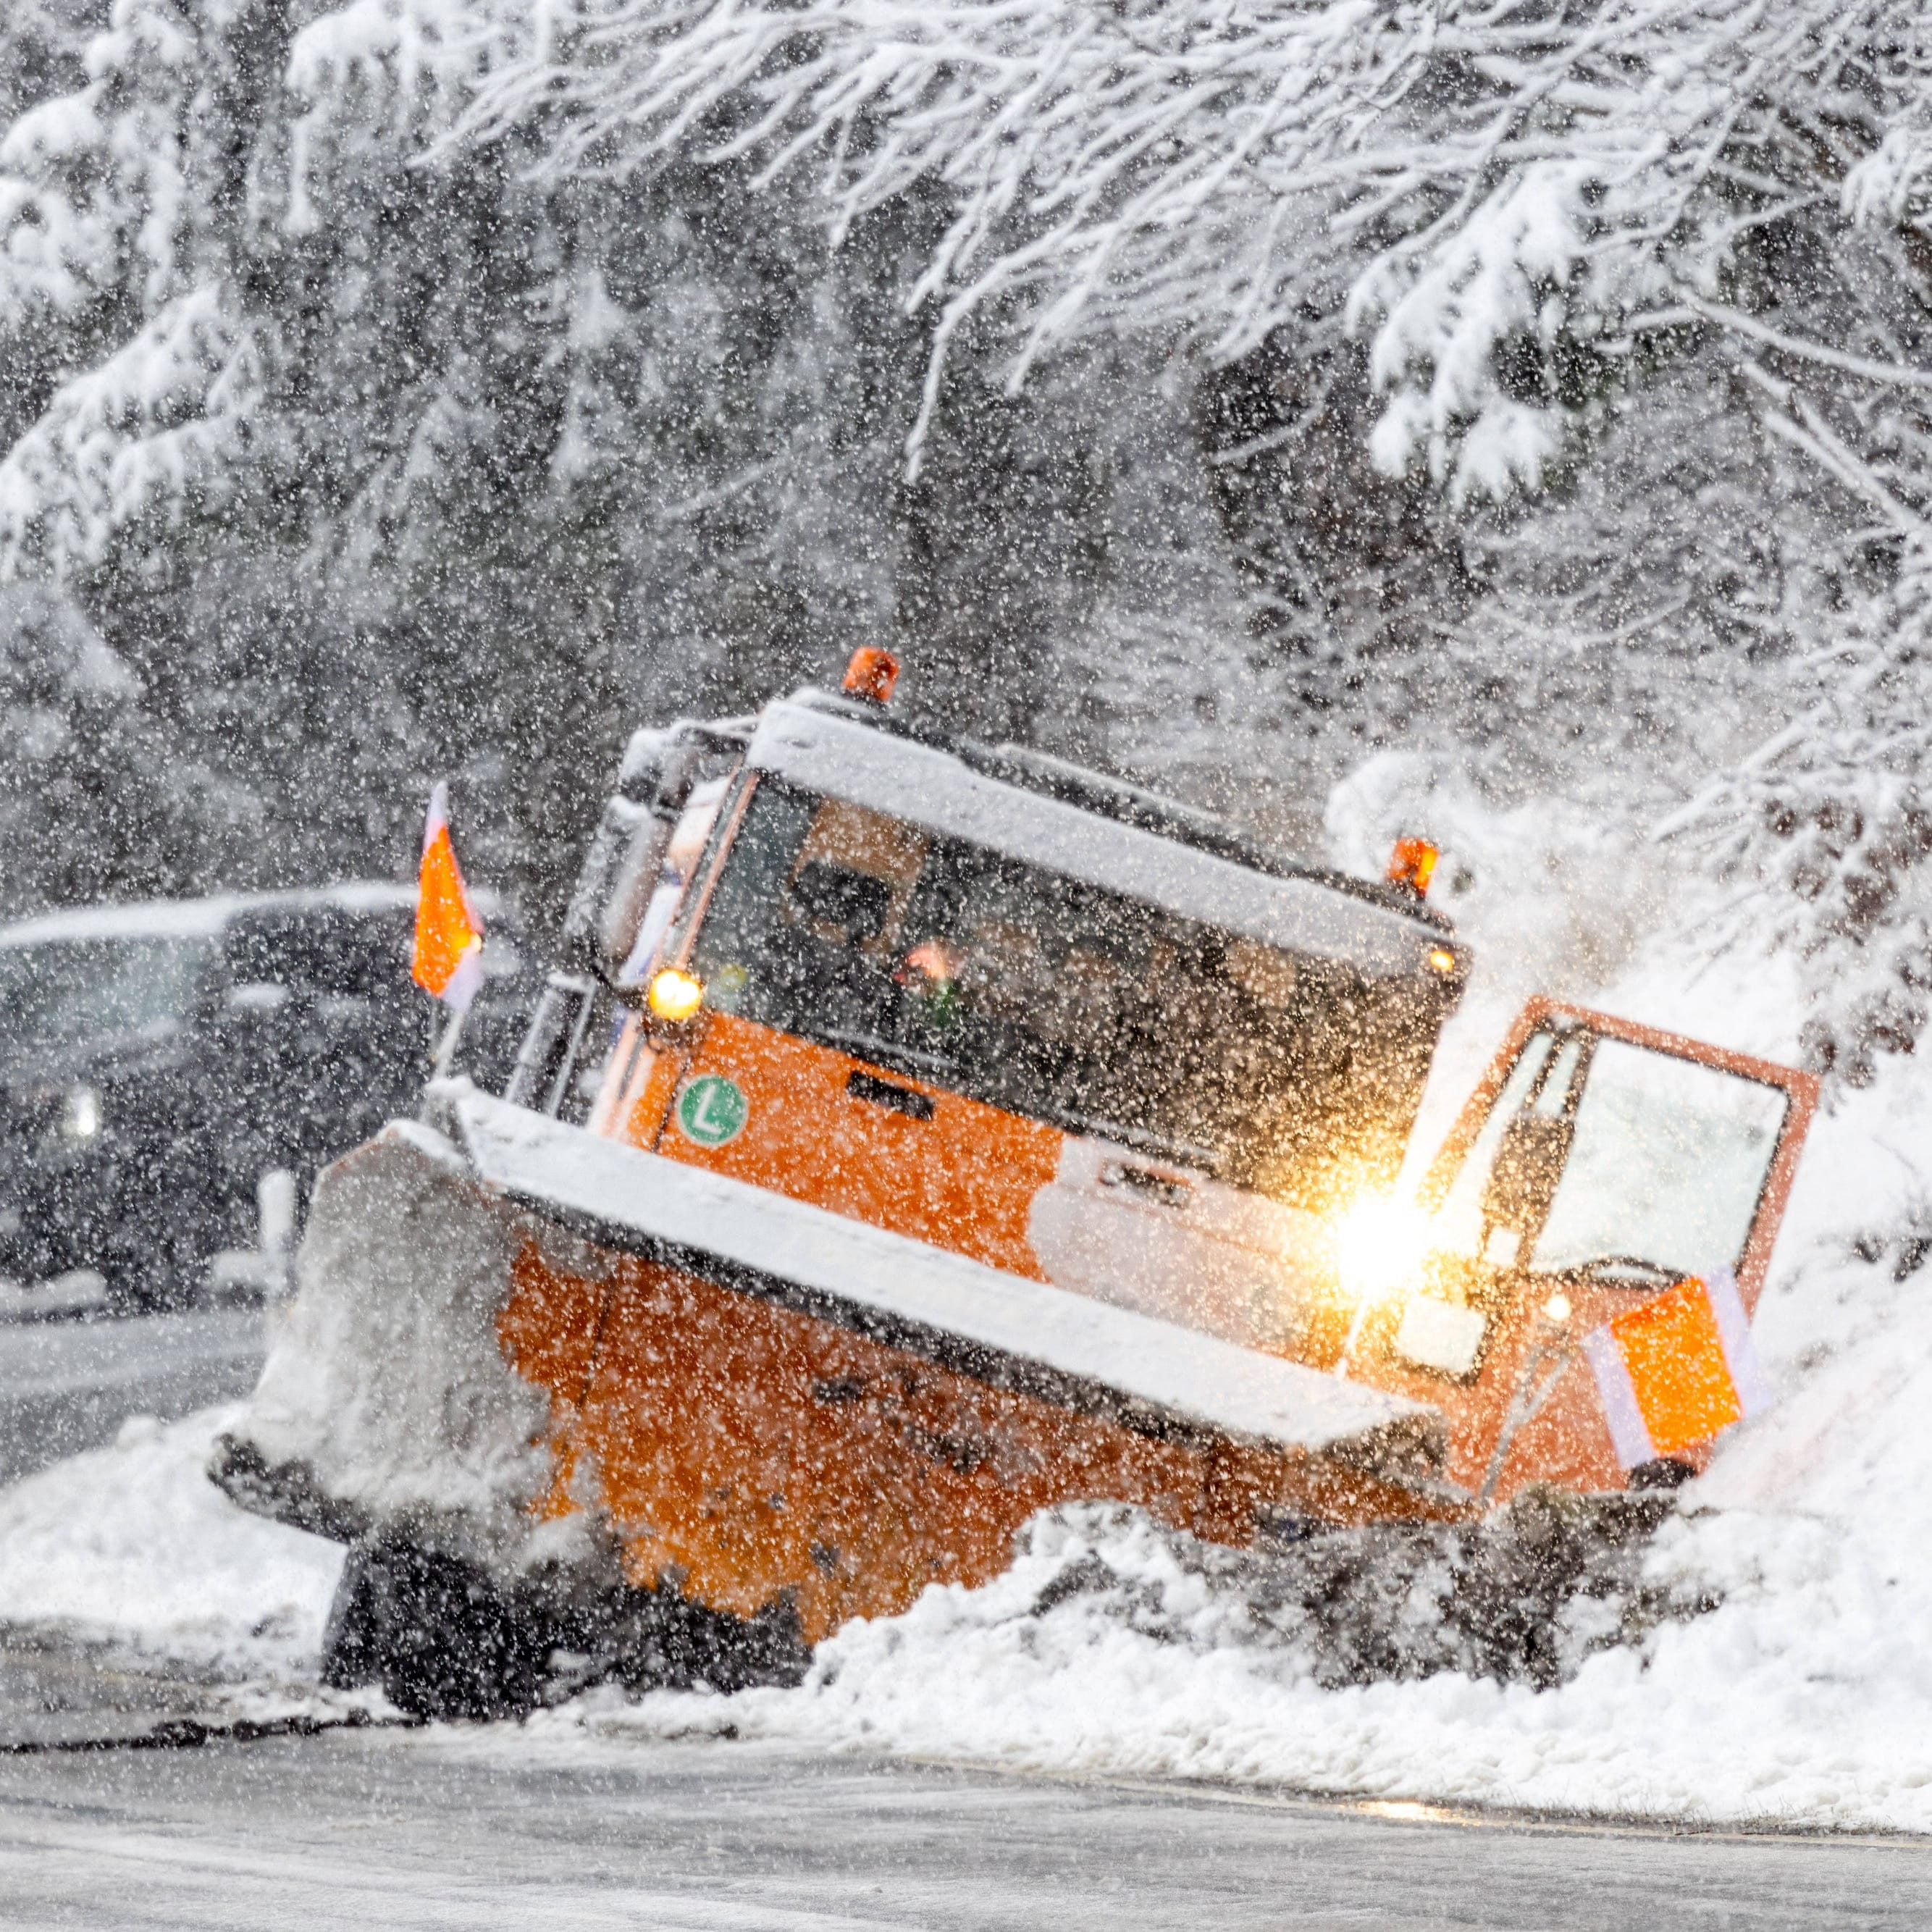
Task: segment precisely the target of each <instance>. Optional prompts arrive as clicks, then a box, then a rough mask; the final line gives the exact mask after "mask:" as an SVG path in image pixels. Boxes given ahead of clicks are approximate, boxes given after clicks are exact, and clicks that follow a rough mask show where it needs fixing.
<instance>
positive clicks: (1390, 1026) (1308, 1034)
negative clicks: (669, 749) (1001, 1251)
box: [691, 777, 1433, 1198]
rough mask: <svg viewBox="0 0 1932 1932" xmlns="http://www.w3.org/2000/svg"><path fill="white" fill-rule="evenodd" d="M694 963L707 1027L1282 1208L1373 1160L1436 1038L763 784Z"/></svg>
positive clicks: (1313, 971) (1127, 907)
mask: <svg viewBox="0 0 1932 1932" xmlns="http://www.w3.org/2000/svg"><path fill="white" fill-rule="evenodd" d="M691 966H692V968H693V970H694V971H695V972H696V973H697V976H698V977H699V978H700V980H702V981H703V983H704V984H705V986H706V999H707V1002H708V1004H709V1005H710V1006H712V1007H713V1008H715V1009H717V1010H722V1011H726V1012H731V1013H738V1014H740V1015H742V1016H744V1017H745V1018H747V1019H754V1020H757V1021H759V1022H762V1023H763V1024H765V1025H769V1026H772V1027H775V1028H781V1029H782V1030H783V1031H786V1032H788V1033H793V1034H801V1035H802V1036H804V1037H806V1038H808V1039H813V1040H819V1041H821V1042H823V1043H826V1044H827V1045H829V1046H835V1047H838V1048H840V1049H843V1050H844V1051H846V1052H850V1053H851V1054H853V1055H855V1056H856V1057H858V1058H865V1059H871V1060H873V1061H876V1062H878V1063H880V1064H884V1065H888V1066H893V1067H898V1068H901V1069H902V1070H906V1071H908V1072H910V1073H913V1074H914V1075H916V1076H922V1077H924V1078H926V1079H930V1080H932V1082H935V1084H937V1085H943V1086H946V1087H950V1088H953V1089H955V1090H956V1091H960V1092H962V1093H965V1094H971V1095H972V1096H974V1097H977V1098H980V1099H982V1100H987V1101H989V1102H991V1103H993V1104H995V1105H996V1106H1003V1107H1006V1108H1008V1109H1011V1110H1012V1111H1013V1112H1018V1113H1022V1114H1026V1115H1031V1116H1032V1117H1034V1118H1038V1119H1042V1120H1045V1121H1050V1122H1052V1123H1053V1124H1055V1125H1058V1126H1061V1127H1064V1128H1067V1129H1068V1130H1072V1131H1073V1132H1076V1133H1088V1134H1092V1135H1095V1136H1100V1137H1102V1138H1103V1139H1110V1140H1114V1141H1117V1142H1121V1143H1122V1144H1124V1145H1128V1146H1130V1147H1135V1148H1141V1149H1142V1150H1144V1151H1149V1152H1152V1153H1154V1154H1160V1155H1164V1156H1166V1157H1168V1158H1170V1159H1172V1160H1176V1161H1178V1162H1182V1163H1187V1164H1190V1165H1192V1166H1197V1167H1200V1168H1203V1169H1206V1170H1208V1171H1209V1172H1216V1173H1220V1174H1223V1175H1226V1176H1227V1177H1228V1178H1231V1179H1235V1180H1237V1181H1241V1183H1242V1184H1245V1185H1249V1186H1255V1187H1267V1188H1268V1189H1269V1190H1270V1191H1272V1192H1276V1193H1282V1194H1283V1195H1285V1196H1289V1197H1290V1198H1307V1197H1308V1196H1310V1194H1311V1193H1322V1191H1324V1189H1325V1185H1327V1184H1329V1183H1331V1182H1332V1179H1333V1175H1334V1170H1335V1169H1337V1167H1338V1166H1339V1165H1343V1164H1349V1163H1352V1165H1353V1166H1355V1167H1357V1168H1359V1167H1360V1166H1361V1163H1362V1162H1363V1161H1364V1160H1370V1161H1371V1162H1373V1163H1378V1164H1380V1165H1385V1164H1386V1161H1387V1159H1388V1156H1389V1154H1391V1151H1393V1150H1396V1149H1399V1148H1400V1142H1401V1139H1402V1137H1403V1136H1404V1135H1405V1134H1406V1132H1407V1130H1408V1127H1409V1124H1410V1121H1411V1120H1412V1118H1413V1115H1414V1111H1415V1104H1416V1101H1417V1099H1418V1097H1419V1094H1420V1090H1421V1079H1422V1076H1423V1074H1424V1072H1426V1069H1427V1058H1428V1053H1429V1049H1430V1046H1432V1045H1433V1027H1427V1026H1424V1027H1418V1025H1416V1024H1415V1022H1416V1021H1417V1019H1418V1015H1417V1014H1416V1013H1415V1012H1414V1011H1413V1010H1412V1009H1409V1010H1404V1009H1403V1007H1402V1004H1401V1001H1402V1000H1403V998H1409V997H1412V996H1409V995H1406V994H1404V995H1396V994H1394V993H1392V992H1391V991H1390V990H1389V989H1383V990H1382V991H1381V992H1377V991H1376V989H1374V988H1373V987H1371V986H1370V985H1369V984H1368V983H1365V982H1363V981H1361V980H1358V979H1357V978H1356V977H1355V976H1354V975H1352V974H1346V973H1345V972H1343V971H1341V970H1340V969H1338V968H1335V967H1334V966H1332V965H1328V964H1326V963H1325V962H1319V961H1315V960H1312V959H1307V958H1304V957H1301V956H1297V955H1294V954H1290V953H1284V952H1281V951H1279V950H1276V949H1274V948H1273V947H1268V946H1265V945H1263V944H1259V943H1258V942H1256V941H1253V940H1250V939H1247V938H1240V937H1238V936H1235V935H1229V934H1226V933H1223V932H1217V930H1215V929H1213V928H1211V927H1210V926H1205V925H1203V924H1201V923H1199V922H1194V921H1191V920H1189V919H1182V918H1180V917H1178V916H1175V915H1172V914H1171V913H1166V912H1164V911H1163V910H1160V909H1159V908H1157V907H1154V906H1152V905H1150V904H1146V903H1145V902H1142V901H1138V900H1133V899H1130V898H1124V897H1122V896H1121V895H1118V894H1115V893H1112V892H1106V891H1103V890H1100V889H1097V888H1095V887H1094V886H1089V885H1087V884H1085V883H1082V882H1080V881H1079V880H1073V879H1070V878H1067V877H1061V876H1059V875H1058V874H1051V873H1047V872H1043V871H1038V870H1036V869H1034V868H1031V867H1029V866H1027V865H1022V864H1020V863H1018V862H1015V861H1013V860H1012V859H1007V858H1005V857H1003V856H1001V855H999V854H998V853H994V852H991V851H989V850H985V849H983V848H982V847H977V846H973V845H970V844H965V843H963V842H962V841H958V840H956V839H951V838H943V837H940V836H938V835H932V834H929V833H926V832H921V831H919V830H917V829H914V828H913V827H911V826H907V825H904V824H903V823H900V822H898V821H897V820H892V819H890V818H888V817H884V816H883V815H881V814H878V813H876V812H872V811H866V810H864V809H862V808H859V807H857V806H855V805H848V804H846V803H844V802H841V801H840V800H838V799H826V798H822V797H819V796H815V795H813V794H811V793H805V792H802V791H799V790H796V789H793V788H792V787H788V786H786V785H784V784H780V783H778V782H777V781H774V780H772V779H771V778H768V777H767V778H761V779H760V781H759V782H758V784H757V788H756V790H755V791H754V794H753V796H752V798H751V802H750V803H749V805H748V808H747V809H746V811H745V817H744V819H743V821H742V824H741V825H740V826H739V830H738V832H737V834H736V838H735V839H734V840H733V844H732V847H731V849H730V853H729V855H728V856H727V859H726V860H725V862H724V867H723V869H722V871H721V874H720V876H719V877H718V882H717V884H716V886H715V890H714V892H713V893H712V897H711V900H710V903H709V907H708V908H707V909H706V912H705V913H704V916H703V925H702V926H701V928H700V930H699V932H698V934H697V938H696V941H695V943H694V947H693V949H692V952H691ZM1392 999H1393V1000H1395V1001H1396V1002H1397V1010H1394V1011H1390V1010H1382V1009H1381V1008H1379V1007H1378V1004H1377V1003H1378V1001H1380V1002H1382V1003H1385V1004H1386V1003H1388V1002H1389V1001H1391V1000H1392ZM1418 1035H1420V1036H1421V1037H1420V1040H1419V1049H1418ZM1370 1043H1373V1046H1374V1049H1375V1050H1373V1051H1371V1050H1370ZM1345 1124H1346V1130H1345ZM1345 1131H1346V1134H1347V1135H1348V1136H1350V1137H1352V1138H1351V1144H1350V1145H1346V1146H1345V1145H1343V1144H1342V1142H1343V1136H1344V1134H1345ZM1383 1142H1387V1143H1388V1145H1387V1146H1385V1145H1383ZM1325 1177H1327V1180H1326V1181H1325Z"/></svg>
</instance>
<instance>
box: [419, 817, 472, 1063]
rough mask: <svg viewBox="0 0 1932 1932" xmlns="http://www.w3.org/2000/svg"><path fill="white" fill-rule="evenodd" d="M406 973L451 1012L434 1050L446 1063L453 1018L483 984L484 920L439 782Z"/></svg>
mask: <svg viewBox="0 0 1932 1932" xmlns="http://www.w3.org/2000/svg"><path fill="white" fill-rule="evenodd" d="M410 977H411V978H412V979H413V980H415V981H416V984H417V985H418V986H420V987H422V989H423V990H424V992H427V993H434V995H436V997H437V998H438V999H439V1000H440V1001H442V1002H443V1004H444V1005H445V1006H446V1007H449V1009H450V1010H451V1011H452V1013H454V1014H455V1016H456V1019H455V1021H452V1023H451V1025H450V1028H449V1031H448V1032H447V1033H446V1034H445V1036H444V1041H443V1046H442V1047H440V1048H439V1049H438V1050H437V1060H438V1061H439V1063H441V1062H443V1061H447V1059H448V1058H449V1049H450V1048H452V1047H453V1046H455V1033H456V1027H457V1022H460V1020H461V1019H462V1017H463V1015H464V1014H465V1013H467V1012H468V1011H469V1003H470V1001H472V1000H473V999H475V997H476V992H477V989H478V987H480V986H481V985H482V983H483V922H482V921H481V919H479V918H478V917H477V916H476V909H475V907H473V906H472V904H470V903H469V891H468V889H466V887H465V886H464V885H463V868H462V867H461V866H460V865H458V863H457V862H456V847H455V846H454V845H453V844H451V842H450V838H449V787H448V786H447V785H446V784H440V783H439V784H437V787H436V789H435V790H434V791H432V792H431V793H430V800H429V817H428V820H427V821H426V822H425V825H424V826H423V847H422V867H421V869H420V870H419V872H418V874H417V881H416V950H415V952H414V953H413V956H412V957H411V959H410Z"/></svg>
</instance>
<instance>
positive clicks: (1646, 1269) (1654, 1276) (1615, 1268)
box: [1553, 1255, 1687, 1288]
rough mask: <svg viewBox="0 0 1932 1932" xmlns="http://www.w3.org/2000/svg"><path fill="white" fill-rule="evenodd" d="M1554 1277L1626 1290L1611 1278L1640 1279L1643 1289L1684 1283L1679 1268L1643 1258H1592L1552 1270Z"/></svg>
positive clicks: (1594, 1256)
mask: <svg viewBox="0 0 1932 1932" xmlns="http://www.w3.org/2000/svg"><path fill="white" fill-rule="evenodd" d="M1553 1273H1556V1274H1575V1275H1581V1276H1583V1277H1584V1278H1585V1279H1586V1280H1590V1281H1597V1282H1601V1283H1604V1286H1606V1287H1607V1288H1619V1287H1629V1286H1633V1285H1634V1284H1632V1283H1628V1282H1619V1281H1617V1280H1616V1279H1615V1277H1616V1276H1617V1275H1619V1274H1634V1275H1638V1276H1640V1277H1642V1278H1643V1280H1642V1283H1641V1285H1642V1286H1645V1287H1649V1286H1652V1285H1653V1284H1655V1286H1658V1287H1662V1288H1668V1287H1669V1286H1670V1285H1671V1284H1672V1283H1673V1282H1679V1281H1682V1280H1685V1279H1687V1277H1686V1276H1685V1271H1684V1270H1683V1269H1682V1268H1666V1267H1665V1266H1664V1264H1663V1263H1662V1262H1654V1261H1652V1260H1651V1259H1649V1257H1648V1256H1644V1255H1592V1256H1591V1257H1590V1259H1589V1260H1588V1261H1586V1262H1571V1265H1569V1266H1568V1268H1559V1269H1556V1270H1553Z"/></svg>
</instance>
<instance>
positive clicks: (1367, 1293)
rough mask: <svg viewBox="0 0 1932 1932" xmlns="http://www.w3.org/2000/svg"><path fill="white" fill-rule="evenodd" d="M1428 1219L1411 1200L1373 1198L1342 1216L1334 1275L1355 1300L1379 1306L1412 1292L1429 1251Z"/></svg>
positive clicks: (1377, 1196) (1357, 1204)
mask: <svg viewBox="0 0 1932 1932" xmlns="http://www.w3.org/2000/svg"><path fill="white" fill-rule="evenodd" d="M1429 1236H1430V1220H1429V1217H1428V1216H1427V1214H1424V1213H1423V1211H1422V1210H1421V1208H1418V1207H1417V1206H1416V1205H1415V1203H1414V1202H1412V1201H1405V1200H1402V1199H1398V1198H1397V1197H1396V1196H1393V1195H1386V1194H1370V1195H1364V1196H1362V1198H1361V1199H1359V1200H1358V1201H1356V1202H1354V1203H1353V1204H1352V1205H1351V1206H1350V1207H1349V1208H1348V1210H1347V1211H1346V1212H1345V1213H1344V1214H1343V1217H1342V1219H1341V1221H1340V1225H1339V1226H1337V1229H1336V1235H1335V1272H1336V1274H1337V1277H1338V1279H1339V1280H1340V1283H1341V1285H1342V1292H1343V1294H1345V1295H1346V1296H1347V1297H1348V1298H1349V1300H1350V1301H1357V1302H1368V1301H1380V1300H1381V1299H1382V1298H1383V1297H1384V1296H1385V1295H1393V1294H1395V1293H1396V1292H1397V1291H1398V1290H1400V1289H1405V1288H1409V1287H1412V1286H1414V1285H1415V1283H1416V1282H1417V1281H1418V1280H1419V1279H1420V1278H1421V1274H1422V1265H1423V1262H1424V1258H1425V1257H1426V1256H1427V1253H1428V1252H1429V1248H1430V1239H1429Z"/></svg>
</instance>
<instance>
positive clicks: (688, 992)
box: [645, 966, 704, 1026]
mask: <svg viewBox="0 0 1932 1932" xmlns="http://www.w3.org/2000/svg"><path fill="white" fill-rule="evenodd" d="M645 998H646V1001H648V1002H649V1006H650V1010H651V1011H652V1013H655V1014H656V1016H658V1019H661V1020H665V1021H668V1022H670V1024H671V1025H673V1026H674V1025H676V1024H677V1023H678V1022H679V1021H682V1020H688V1019H690V1018H691V1016H692V1015H693V1014H694V1013H696V1012H697V1010H698V1008H699V1007H701V1006H702V1005H703V1004H704V989H703V986H701V985H700V983H698V982H697V980H694V979H693V978H692V977H691V975H690V974H688V973H680V972H679V971H678V970H677V968H676V967H675V966H667V967H666V968H664V971H662V972H661V973H659V974H657V975H656V976H655V977H654V978H653V979H652V981H651V984H650V990H649V992H648V993H647V994H646V995H645Z"/></svg>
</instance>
